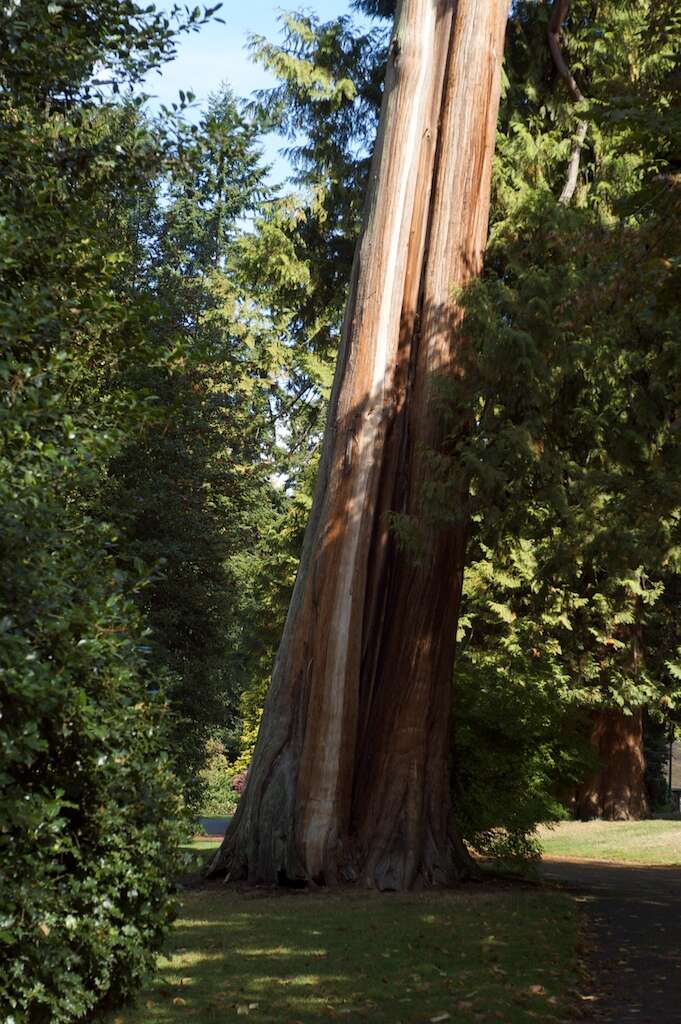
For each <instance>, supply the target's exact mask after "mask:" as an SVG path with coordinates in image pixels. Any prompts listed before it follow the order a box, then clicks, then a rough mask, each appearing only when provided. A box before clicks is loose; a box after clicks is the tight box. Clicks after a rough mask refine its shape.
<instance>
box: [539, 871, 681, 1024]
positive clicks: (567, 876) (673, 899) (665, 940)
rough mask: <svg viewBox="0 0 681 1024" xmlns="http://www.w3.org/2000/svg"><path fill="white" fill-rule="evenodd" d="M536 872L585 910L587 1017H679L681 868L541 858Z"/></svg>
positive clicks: (680, 1022) (660, 1021)
mask: <svg viewBox="0 0 681 1024" xmlns="http://www.w3.org/2000/svg"><path fill="white" fill-rule="evenodd" d="M542 875H543V877H544V878H545V879H546V881H550V882H557V883H559V884H560V885H561V886H562V887H565V888H568V889H569V890H570V891H571V892H573V893H574V894H575V897H576V898H577V899H578V900H579V901H580V902H581V904H582V906H583V908H584V910H585V911H586V914H587V917H588V927H589V934H588V935H587V943H588V947H587V950H586V952H585V961H586V964H587V967H588V969H589V971H590V973H591V975H592V978H593V990H592V992H591V999H590V1001H586V1002H585V1003H584V1006H585V1009H586V1008H587V1007H588V1008H590V1009H588V1010H586V1014H585V1018H586V1019H587V1020H592V1021H594V1022H595V1021H598V1022H599V1024H605V1022H607V1024H630V1022H633V1021H638V1024H681V868H673V867H641V866H640V865H625V864H603V863H600V862H598V861H570V860H559V859H546V860H545V861H544V862H543V865H542ZM582 1019H584V1018H582Z"/></svg>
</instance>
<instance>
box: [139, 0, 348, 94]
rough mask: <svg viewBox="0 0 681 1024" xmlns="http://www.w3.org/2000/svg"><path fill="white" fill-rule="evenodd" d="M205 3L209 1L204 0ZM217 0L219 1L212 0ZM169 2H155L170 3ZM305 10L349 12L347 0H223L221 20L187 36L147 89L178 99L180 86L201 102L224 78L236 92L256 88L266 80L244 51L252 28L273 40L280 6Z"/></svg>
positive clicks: (322, 13)
mask: <svg viewBox="0 0 681 1024" xmlns="http://www.w3.org/2000/svg"><path fill="white" fill-rule="evenodd" d="M203 2H204V3H205V4H209V3H210V0H203ZM215 2H217V0H215ZM171 6H172V3H170V2H157V7H159V8H169V7H171ZM299 9H303V10H305V11H309V12H312V13H315V14H318V15H319V16H320V17H321V18H333V17H336V16H337V15H339V14H347V13H348V12H349V9H350V0H308V2H307V3H305V2H304V0H303V2H301V3H297V2H296V0H281V2H279V3H274V2H273V0H225V2H224V3H223V6H222V9H221V10H220V12H219V16H220V17H222V18H224V21H225V24H224V25H220V24H217V23H212V24H210V25H208V26H206V27H205V28H203V29H202V30H201V32H198V33H192V34H191V35H188V36H185V37H184V38H183V39H182V41H181V43H180V46H179V52H178V58H177V60H175V61H173V63H172V64H169V65H166V67H165V68H164V70H163V74H162V75H161V76H158V75H152V76H151V78H150V79H149V82H148V89H149V91H150V92H152V93H153V94H154V95H156V96H158V100H159V101H160V102H162V103H170V102H172V101H173V100H176V99H177V94H178V90H180V89H184V90H185V91H186V90H187V89H190V90H191V91H192V92H194V93H195V94H196V97H197V100H199V101H200V102H204V101H205V100H206V98H207V97H208V96H209V95H210V93H211V92H212V91H214V90H215V89H217V87H218V86H219V85H220V84H221V83H222V82H224V81H226V82H229V84H230V85H231V86H232V89H233V90H234V92H235V93H237V94H238V95H241V96H248V95H249V94H250V93H251V92H252V91H253V90H254V89H259V88H262V87H263V86H267V85H268V84H270V79H269V78H268V76H267V75H266V73H265V72H264V71H263V70H262V68H259V67H258V66H257V65H255V64H253V63H252V62H251V60H250V58H249V55H248V53H247V52H246V42H247V39H248V36H249V34H250V33H251V32H256V33H259V34H260V35H264V36H267V37H268V38H270V39H276V37H277V32H278V25H277V17H278V14H280V13H281V11H282V10H299Z"/></svg>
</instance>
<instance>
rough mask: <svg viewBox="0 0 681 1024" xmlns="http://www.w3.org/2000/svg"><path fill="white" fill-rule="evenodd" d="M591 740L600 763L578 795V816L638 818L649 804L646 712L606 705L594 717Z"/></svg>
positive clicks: (609, 818) (617, 819)
mask: <svg viewBox="0 0 681 1024" xmlns="http://www.w3.org/2000/svg"><path fill="white" fill-rule="evenodd" d="M591 743H592V745H593V746H594V748H595V750H596V753H597V755H598V758H599V760H600V762H601V766H600V768H599V770H598V771H597V773H596V774H595V775H594V776H593V777H592V778H591V779H589V780H588V781H587V782H586V783H584V785H583V786H582V787H581V788H580V790H579V792H578V794H577V804H576V813H577V817H578V818H582V819H583V820H590V819H592V818H604V819H605V820H606V821H631V820H634V821H638V820H639V819H641V818H645V817H647V815H648V813H649V810H650V807H649V804H648V792H647V789H646V784H645V757H644V754H643V711H642V710H638V711H636V712H634V713H633V714H632V715H625V714H624V713H623V712H622V711H618V710H616V709H615V708H604V709H601V710H599V711H596V712H594V714H593V716H592V731H591Z"/></svg>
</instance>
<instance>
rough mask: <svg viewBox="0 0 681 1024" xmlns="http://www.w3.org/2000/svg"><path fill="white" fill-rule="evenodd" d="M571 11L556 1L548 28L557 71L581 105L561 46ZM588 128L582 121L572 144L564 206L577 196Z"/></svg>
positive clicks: (563, 0)
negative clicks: (564, 25) (566, 20)
mask: <svg viewBox="0 0 681 1024" xmlns="http://www.w3.org/2000/svg"><path fill="white" fill-rule="evenodd" d="M569 10H570V0H555V2H554V5H553V9H552V11H551V17H550V19H549V27H548V39H549V49H550V51H551V56H552V57H553V63H554V64H555V65H556V69H557V71H558V73H559V74H560V76H561V78H562V79H563V80H564V82H565V83H566V85H567V87H568V91H569V93H570V95H571V96H572V98H573V100H574V101H575V103H580V102H581V101H582V100H583V99H584V95H583V93H582V91H581V89H580V88H579V86H578V85H577V82H576V81H575V78H574V75H573V74H572V72H571V71H570V68H569V67H568V65H567V63H566V60H565V57H564V56H563V50H562V48H561V45H560V37H561V30H562V27H563V22H564V21H565V19H566V18H567V16H568V11H569ZM588 127H589V126H588V123H587V122H586V121H580V122H579V125H578V127H577V134H576V135H575V138H574V142H573V144H572V152H571V153H570V162H569V164H568V173H567V178H566V180H565V185H564V186H563V191H562V192H561V194H560V199H559V200H558V202H559V203H561V204H562V205H563V206H567V205H568V203H569V202H570V201H571V199H572V197H573V195H574V194H575V189H576V188H577V179H578V177H579V165H580V161H581V157H582V146H583V145H584V141H585V139H586V133H587V130H588Z"/></svg>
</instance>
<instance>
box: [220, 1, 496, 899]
mask: <svg viewBox="0 0 681 1024" xmlns="http://www.w3.org/2000/svg"><path fill="white" fill-rule="evenodd" d="M507 14H508V0H459V2H458V3H457V2H456V0H402V2H401V3H400V5H399V7H398V12H397V15H396V29H395V33H394V36H393V40H392V44H391V47H390V55H389V62H388V73H387V79H386V89H385V97H384V101H383V110H382V114H381V121H380V127H379V135H378V141H377V145H376V152H375V155H374V162H373V166H372V171H371V179H370V189H369V195H368V198H367V212H366V216H365V225H364V230H363V235H362V239H361V242H360V244H359V246H358V252H357V256H356V259H355V266H354V269H353V277H352V282H351V292H350V298H349V302H348V310H347V315H346V322H345V326H344V333H343V342H342V346H341V350H340V353H339V357H338V366H337V371H336V378H335V383H334V388H333V393H332V398H331V404H330V410H329V419H328V424H327V432H326V437H325V441H324V449H323V454H322V460H321V466H320V470H319V478H318V482H317V488H316V493H315V499H314V503H313V510H312V515H311V519H310V523H309V526H308V529H307V533H306V538H305V543H304V547H303V554H302V559H301V564H300V569H299V573H298V578H297V581H296V586H295V590H294V594H293V598H292V601H291V606H290V609H289V613H288V618H287V622H286V626H285V630H284V636H283V639H282V643H281V647H280V649H279V653H278V656H277V660H276V663H275V667H274V673H273V678H272V685H271V687H270V691H269V694H268V698H267V702H266V706H265V712H264V716H263V721H262V725H261V728H260V733H259V736H258V742H257V745H256V750H255V755H254V758H253V764H252V767H251V772H250V777H249V781H248V784H247V787H246V792H245V794H244V797H243V798H242V801H241V803H240V805H239V808H238V810H237V813H236V816H235V818H234V820H233V822H232V824H231V826H230V828H229V829H228V832H227V834H226V836H225V840H224V842H223V844H222V847H221V849H220V851H219V853H218V854H217V856H216V858H215V860H214V862H213V865H212V869H211V870H212V872H213V873H214V874H216V873H220V872H225V873H227V875H228V876H229V877H231V878H233V879H234V878H246V879H248V880H250V881H253V882H259V881H265V882H275V881H280V882H283V881H293V880H298V879H300V880H313V881H316V882H318V883H324V884H335V883H337V882H339V881H342V880H355V881H357V882H359V883H360V884H363V885H367V886H377V887H379V888H390V889H402V888H408V887H411V886H413V885H414V884H416V883H417V882H425V883H451V882H454V881H455V880H456V879H457V878H459V877H460V876H461V874H462V873H463V872H464V871H465V870H466V864H467V855H466V853H465V850H464V848H463V845H462V844H461V842H460V841H459V840H458V838H457V836H456V833H455V830H454V827H453V823H452V814H451V802H450V789H449V777H448V749H449V719H450V692H451V675H452V667H453V660H454V644H455V636H456V626H457V616H458V609H459V601H460V593H461V582H462V572H463V562H464V552H465V523H464V515H463V512H464V506H465V493H464V492H465V488H464V487H463V485H462V487H461V488H460V492H461V496H460V504H461V507H460V508H459V509H458V512H459V513H460V520H459V521H456V522H454V523H453V525H451V526H450V527H448V528H446V529H443V528H435V527H433V526H432V525H428V524H427V523H426V517H425V514H424V508H423V505H422V501H423V486H422V485H423V482H424V480H425V478H426V476H427V474H426V470H425V467H424V461H426V460H424V457H423V456H424V450H425V449H426V448H429V449H436V450H437V449H438V447H440V446H441V444H442V440H443V438H442V435H443V433H444V431H443V428H442V426H441V424H440V422H439V421H438V416H437V414H436V413H435V412H434V410H433V408H432V403H431V402H430V392H431V387H432V377H433V374H455V373H456V372H457V370H458V369H459V368H460V365H461V352H460V347H461V340H460V338H459V335H458V328H459V323H460V319H461V312H460V309H459V307H458V306H457V304H456V301H455V299H454V294H455V290H456V289H457V288H460V287H461V286H462V285H463V284H465V283H466V281H468V280H469V279H470V278H471V277H472V276H473V275H476V274H478V273H479V272H480V269H481V266H482V255H483V249H484V246H485V242H486V235H487V225H488V209H489V192H490V176H491V161H492V155H493V150H494V137H495V129H496V121H497V113H498V105H499V82H500V68H501V58H502V50H503V38H504V30H505V24H506V19H507ZM391 512H396V513H406V514H408V515H411V516H414V517H415V521H416V522H418V523H419V524H420V525H421V526H422V527H423V532H424V536H425V541H424V544H423V549H422V550H420V551H419V557H418V559H416V558H415V557H414V555H413V554H412V555H409V554H408V553H405V552H404V551H402V550H401V549H400V547H399V546H398V544H397V543H396V540H395V537H394V535H393V533H392V532H391V530H390V522H389V519H390V513H391Z"/></svg>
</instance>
